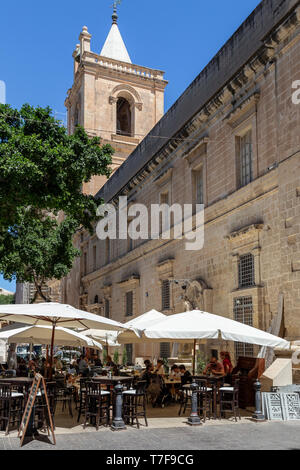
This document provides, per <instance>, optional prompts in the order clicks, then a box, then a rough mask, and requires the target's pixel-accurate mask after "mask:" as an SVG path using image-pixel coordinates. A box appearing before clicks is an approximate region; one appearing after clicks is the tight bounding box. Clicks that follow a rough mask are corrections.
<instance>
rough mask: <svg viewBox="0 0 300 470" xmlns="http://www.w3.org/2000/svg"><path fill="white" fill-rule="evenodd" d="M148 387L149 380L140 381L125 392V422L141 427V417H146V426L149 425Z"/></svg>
mask: <svg viewBox="0 0 300 470" xmlns="http://www.w3.org/2000/svg"><path fill="white" fill-rule="evenodd" d="M146 387H147V381H146V380H143V381H138V382H137V383H136V385H135V388H134V389H130V390H125V391H124V392H123V419H124V422H125V424H129V425H131V426H134V424H135V423H136V425H137V428H138V429H140V422H139V418H144V420H145V424H146V426H148V421H147V414H146V402H147V397H146Z"/></svg>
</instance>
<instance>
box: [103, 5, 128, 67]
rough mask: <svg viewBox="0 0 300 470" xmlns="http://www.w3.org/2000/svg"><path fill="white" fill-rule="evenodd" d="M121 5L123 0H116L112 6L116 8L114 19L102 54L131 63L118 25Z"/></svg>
mask: <svg viewBox="0 0 300 470" xmlns="http://www.w3.org/2000/svg"><path fill="white" fill-rule="evenodd" d="M118 5H121V0H116V1H115V2H114V3H113V5H112V7H113V9H114V12H113V15H112V20H113V24H112V26H111V28H110V32H109V34H108V36H107V38H106V41H105V44H104V46H103V48H102V51H101V53H100V55H102V56H104V57H108V58H110V59H114V60H119V61H121V62H128V63H129V64H131V60H130V57H129V54H128V52H127V49H126V46H125V44H124V41H123V39H122V36H121V33H120V31H119V27H118V23H117V21H118V14H117V6H118Z"/></svg>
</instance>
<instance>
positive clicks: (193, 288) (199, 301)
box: [183, 279, 209, 312]
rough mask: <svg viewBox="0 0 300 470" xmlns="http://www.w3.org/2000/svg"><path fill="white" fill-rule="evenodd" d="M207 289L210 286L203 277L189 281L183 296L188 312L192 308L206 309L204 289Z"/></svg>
mask: <svg viewBox="0 0 300 470" xmlns="http://www.w3.org/2000/svg"><path fill="white" fill-rule="evenodd" d="M206 289H209V287H208V286H207V284H206V282H205V281H203V280H202V279H198V280H196V281H191V282H190V283H189V285H188V286H187V288H186V292H185V295H184V297H183V302H184V306H185V311H186V312H188V311H190V310H205V305H204V290H206Z"/></svg>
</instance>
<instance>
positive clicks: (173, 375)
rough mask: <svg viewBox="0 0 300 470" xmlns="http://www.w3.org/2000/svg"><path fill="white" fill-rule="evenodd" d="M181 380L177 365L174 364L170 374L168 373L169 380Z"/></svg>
mask: <svg viewBox="0 0 300 470" xmlns="http://www.w3.org/2000/svg"><path fill="white" fill-rule="evenodd" d="M180 378H181V372H180V369H179V367H178V365H177V364H174V365H173V366H172V367H171V373H170V379H174V380H176V379H180Z"/></svg>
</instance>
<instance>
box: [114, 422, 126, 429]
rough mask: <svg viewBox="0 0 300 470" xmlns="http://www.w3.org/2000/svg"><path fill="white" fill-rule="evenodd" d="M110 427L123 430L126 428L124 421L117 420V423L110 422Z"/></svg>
mask: <svg viewBox="0 0 300 470" xmlns="http://www.w3.org/2000/svg"><path fill="white" fill-rule="evenodd" d="M110 429H111V430H112V431H124V429H127V428H126V426H125V423H124V422H117V423H112V425H111V427H110Z"/></svg>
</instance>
